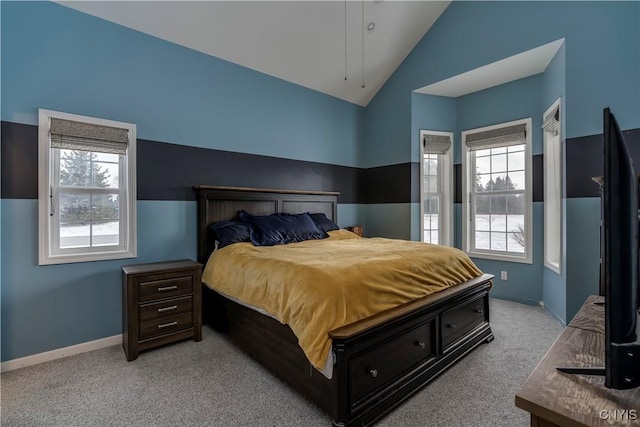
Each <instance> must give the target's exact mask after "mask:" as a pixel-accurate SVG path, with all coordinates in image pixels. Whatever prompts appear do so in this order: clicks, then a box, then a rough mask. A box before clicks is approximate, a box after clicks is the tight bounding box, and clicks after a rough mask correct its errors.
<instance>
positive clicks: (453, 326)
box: [447, 323, 456, 329]
mask: <svg viewBox="0 0 640 427" xmlns="http://www.w3.org/2000/svg"><path fill="white" fill-rule="evenodd" d="M447 328H449V329H455V328H456V325H454V324H453V323H447Z"/></svg>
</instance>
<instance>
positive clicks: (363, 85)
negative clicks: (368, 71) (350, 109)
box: [360, 0, 367, 89]
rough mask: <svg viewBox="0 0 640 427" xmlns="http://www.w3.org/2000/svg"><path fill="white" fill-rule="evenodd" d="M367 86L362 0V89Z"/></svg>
mask: <svg viewBox="0 0 640 427" xmlns="http://www.w3.org/2000/svg"><path fill="white" fill-rule="evenodd" d="M366 86H367V85H365V84H364V0H362V86H360V87H361V88H362V89H364V88H365V87H366Z"/></svg>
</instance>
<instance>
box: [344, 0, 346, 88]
mask: <svg viewBox="0 0 640 427" xmlns="http://www.w3.org/2000/svg"><path fill="white" fill-rule="evenodd" d="M344 81H345V82H346V81H347V0H344Z"/></svg>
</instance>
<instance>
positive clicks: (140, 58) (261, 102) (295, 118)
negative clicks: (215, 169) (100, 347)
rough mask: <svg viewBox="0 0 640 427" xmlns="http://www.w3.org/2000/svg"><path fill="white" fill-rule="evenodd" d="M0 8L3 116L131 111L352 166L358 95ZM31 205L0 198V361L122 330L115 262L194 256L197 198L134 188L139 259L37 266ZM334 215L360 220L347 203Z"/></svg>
mask: <svg viewBox="0 0 640 427" xmlns="http://www.w3.org/2000/svg"><path fill="white" fill-rule="evenodd" d="M0 7H1V11H2V16H1V19H2V21H1V23H2V28H1V31H2V32H1V43H2V46H1V47H2V80H1V83H2V85H1V86H2V89H3V90H2V94H1V97H2V98H1V101H2V112H1V117H2V120H3V121H7V122H14V123H23V124H29V125H36V124H37V114H38V108H47V109H53V110H59V111H65V112H70V113H75V114H82V115H89V116H97V117H103V118H108V119H113V120H121V121H125V122H131V123H136V124H137V134H138V135H137V136H138V138H141V139H147V140H153V141H162V142H170V143H175V144H181V145H188V146H197V147H204V148H211V149H219V150H228V151H235V152H242V153H251V154H261V155H268V156H277V157H285V158H289V159H297V160H309V161H314V162H320V163H327V164H334V165H346V166H357V149H358V142H359V140H360V139H362V135H361V132H362V125H363V122H362V118H363V108H362V107H359V106H356V105H353V104H350V103H348V102H344V101H341V100H338V99H336V98H333V97H330V96H327V95H323V94H320V93H318V92H315V91H312V90H309V89H305V88H302V87H300V86H297V85H294V84H291V83H287V82H285V81H283V80H279V79H276V78H273V77H270V76H267V75H265V74H261V73H258V72H255V71H252V70H249V69H246V68H243V67H240V66H237V65H234V64H231V63H229V62H226V61H223V60H220V59H217V58H214V57H211V56H207V55H204V54H202V53H199V52H196V51H193V50H190V49H186V48H183V47H180V46H177V45H175V44H172V43H168V42H166V41H163V40H160V39H157V38H153V37H150V36H148V35H145V34H142V33H139V32H136V31H133V30H130V29H128V28H125V27H122V26H119V25H116V24H113V23H109V22H106V21H103V20H100V19H97V18H95V17H92V16H89V15H85V14H82V13H79V12H77V11H74V10H72V9H68V8H66V7H64V6H61V5H58V4H55V3H42V2H2V3H1V6H0ZM138 162H139V164H140V162H144V159H140V158H139V159H138ZM193 184H198V183H193ZM37 204H38V203H37V200H35V199H8V198H3V199H2V203H1V205H0V209H1V212H2V223H1V227H0V233H1V235H2V245H1V248H0V250H1V265H2V269H1V273H0V274H1V280H2V282H1V283H2V300H1V325H2V330H1V335H2V338H1V339H2V342H1V345H2V357H1V359H2V360H3V361H6V360H11V359H15V358H19V357H23V356H27V355H31V354H35V353H40V352H44V351H48V350H52V349H56V348H61V347H65V346H69V345H73V344H78V343H81V342H85V341H91V340H95V339H99V338H104V337H108V336H112V335H115V334H119V333H121V324H122V323H121V318H122V308H121V306H122V293H121V292H122V291H121V287H122V285H121V276H120V275H121V273H120V267H121V266H122V265H126V264H131V263H142V262H153V261H165V260H169V259H181V258H191V259H195V257H196V205H195V202H192V201H184V200H163V201H156V200H144V201H142V200H139V201H138V257H137V258H136V259H129V260H119V261H108V262H90V263H78V264H66V265H54V266H38V265H37V244H38V241H37V230H38V221H37ZM338 214H339V219H340V225H342V226H346V225H353V224H356V223H362V222H363V219H364V218H363V214H362V212H361V210H360V206H359V205H358V204H348V205H342V204H341V205H339V206H338Z"/></svg>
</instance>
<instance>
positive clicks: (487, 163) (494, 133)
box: [462, 118, 532, 263]
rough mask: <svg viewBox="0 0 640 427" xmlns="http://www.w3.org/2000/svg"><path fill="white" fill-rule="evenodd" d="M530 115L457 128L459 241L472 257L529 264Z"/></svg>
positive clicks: (530, 198)
mask: <svg viewBox="0 0 640 427" xmlns="http://www.w3.org/2000/svg"><path fill="white" fill-rule="evenodd" d="M530 130H531V119H530V118H529V119H524V120H517V121H514V122H509V123H503V124H500V125H494V126H488V127H484V128H480V129H473V130H469V131H465V132H462V140H463V141H464V144H463V149H464V151H465V153H464V155H463V171H464V174H465V177H464V179H463V185H464V188H463V194H465V195H467V200H466V201H464V203H463V245H464V248H465V250H466V251H467V252H468V253H469V254H470V255H471V256H474V257H476V258H487V259H495V260H502V261H515V262H525V263H531V240H532V239H531V235H532V221H531V210H532V209H531V206H532V191H531V132H530Z"/></svg>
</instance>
